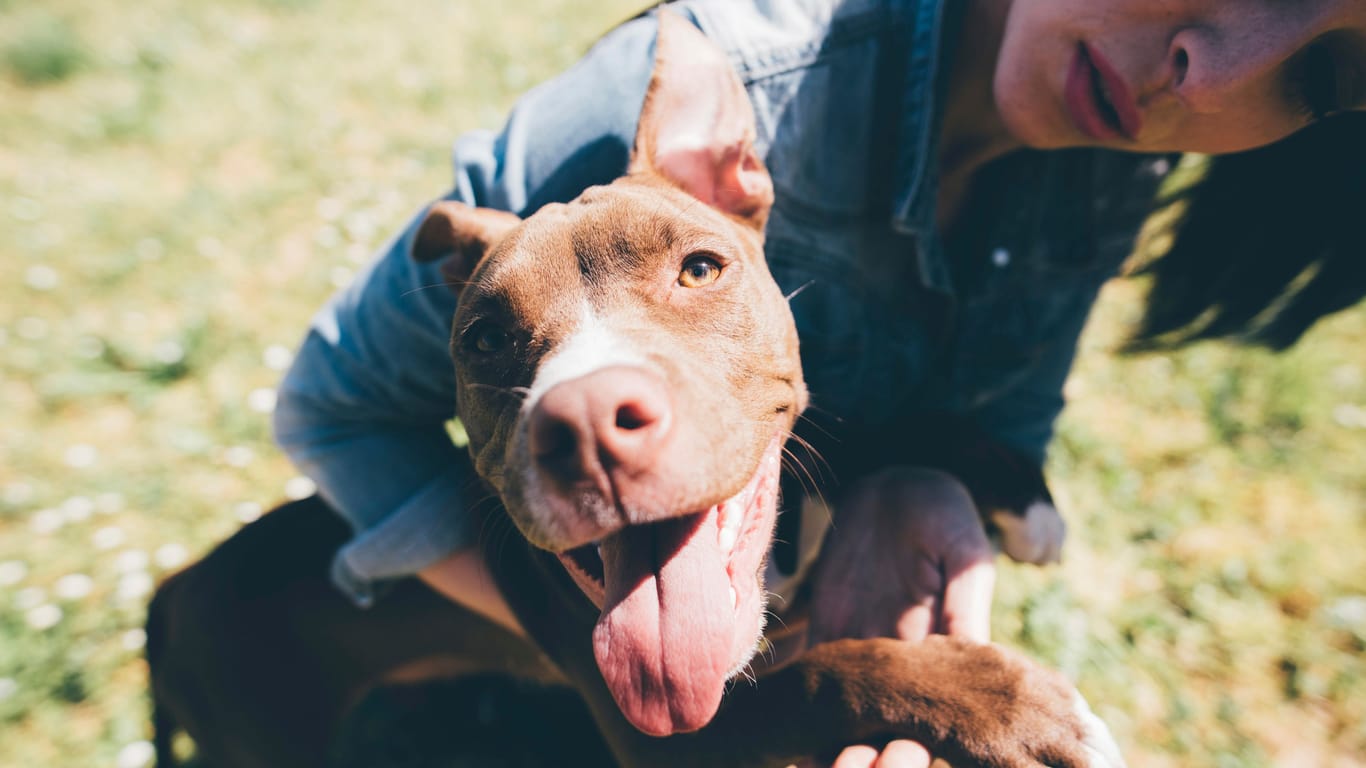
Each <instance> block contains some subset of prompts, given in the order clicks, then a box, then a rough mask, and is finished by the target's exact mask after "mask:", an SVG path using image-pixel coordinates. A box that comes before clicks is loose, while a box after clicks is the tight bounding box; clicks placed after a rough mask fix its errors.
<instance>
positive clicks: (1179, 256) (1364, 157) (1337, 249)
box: [1129, 113, 1366, 351]
mask: <svg viewBox="0 0 1366 768" xmlns="http://www.w3.org/2000/svg"><path fill="white" fill-rule="evenodd" d="M1183 176H1184V177H1185V180H1184V181H1183V179H1182V177H1183ZM1171 181H1172V182H1173V183H1171V184H1169V185H1168V188H1167V189H1165V190H1164V191H1163V193H1162V195H1161V196H1160V199H1159V202H1158V204H1159V206H1162V208H1161V210H1159V213H1158V214H1157V217H1156V218H1155V219H1154V221H1156V222H1158V223H1159V225H1158V231H1159V232H1160V233H1161V234H1160V235H1159V236H1158V237H1156V238H1153V237H1150V238H1148V241H1149V242H1150V243H1153V242H1156V241H1162V242H1168V243H1170V246H1169V247H1166V248H1156V249H1154V250H1157V251H1158V252H1157V254H1156V255H1155V256H1154V257H1153V258H1151V259H1150V260H1148V261H1146V262H1144V263H1142V264H1141V265H1140V266H1139V267H1138V268H1137V270H1135V271H1136V273H1137V274H1146V275H1151V277H1152V286H1151V289H1150V292H1149V294H1148V304H1147V308H1146V312H1145V314H1144V316H1143V319H1142V321H1141V322H1140V325H1139V328H1138V330H1137V333H1136V334H1135V337H1134V339H1133V340H1132V341H1131V342H1130V344H1129V349H1130V351H1141V350H1148V349H1155V348H1172V347H1176V346H1180V345H1183V344H1187V343H1190V342H1194V341H1200V340H1203V339H1217V338H1228V339H1234V340H1238V341H1242V342H1247V343H1252V344H1260V345H1264V346H1267V347H1271V348H1273V349H1284V348H1286V347H1289V346H1291V345H1292V344H1294V343H1295V342H1296V341H1297V340H1299V338H1300V337H1301V336H1302V335H1303V334H1304V332H1305V331H1307V330H1308V329H1309V328H1310V326H1312V325H1313V324H1314V323H1315V322H1316V321H1318V320H1319V319H1320V318H1322V317H1324V316H1326V315H1329V314H1331V313H1333V312H1336V311H1338V310H1340V309H1344V308H1346V307H1350V306H1352V305H1353V304H1355V303H1356V302H1357V301H1359V300H1360V299H1361V298H1362V297H1363V296H1366V114H1362V113H1346V114H1340V115H1336V116H1333V117H1329V118H1326V119H1324V120H1321V121H1319V122H1318V123H1316V124H1315V125H1312V126H1309V127H1307V128H1305V129H1304V130H1302V131H1299V132H1298V133H1296V134H1294V135H1293V136H1290V137H1289V138H1286V139H1284V140H1282V141H1280V142H1277V143H1275V144H1272V145H1269V146H1266V147H1262V148H1260V149H1256V150H1252V151H1249V152H1243V153H1239V154H1234V155H1224V156H1220V157H1209V158H1199V159H1196V160H1195V161H1194V162H1192V161H1191V160H1190V159H1188V160H1187V161H1185V162H1183V163H1182V166H1181V167H1180V168H1178V170H1177V171H1176V172H1175V173H1174V174H1173V178H1172V179H1171ZM1162 222H1165V225H1164V224H1162Z"/></svg>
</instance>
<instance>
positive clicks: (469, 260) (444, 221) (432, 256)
mask: <svg viewBox="0 0 1366 768" xmlns="http://www.w3.org/2000/svg"><path fill="white" fill-rule="evenodd" d="M520 223H522V220H521V219H519V218H518V217H517V216H516V214H512V213H508V212H507V211H495V210H493V209H492V208H474V207H472V206H468V205H465V204H464V203H458V202H455V201H454V200H441V201H438V202H436V203H433V204H432V207H431V208H429V209H427V218H425V219H423V220H422V225H421V226H420V227H418V230H417V234H416V235H415V236H414V237H413V250H412V254H413V259H415V260H417V261H435V260H437V259H440V258H443V257H444V258H445V261H444V262H442V264H441V274H442V275H443V276H444V277H445V278H446V279H447V280H448V281H450V282H451V283H463V282H464V281H465V280H467V279H469V276H470V275H471V274H473V272H474V268H475V266H476V265H477V264H479V260H480V259H482V258H484V254H486V253H488V251H489V249H490V248H492V247H493V244H494V243H496V242H498V241H499V240H501V239H503V236H504V235H506V234H507V233H508V232H510V231H511V230H512V228H513V227H516V226H517V225H518V224H520Z"/></svg>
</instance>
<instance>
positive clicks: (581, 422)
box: [529, 366, 673, 490]
mask: <svg viewBox="0 0 1366 768" xmlns="http://www.w3.org/2000/svg"><path fill="white" fill-rule="evenodd" d="M672 426H673V410H672V406H671V404H670V399H669V393H668V390H666V389H665V387H664V383H663V382H662V381H661V380H660V379H659V377H657V376H655V375H654V374H652V373H650V372H648V371H645V370H642V369H639V368H628V367H624V366H622V367H612V368H603V369H602V370H599V371H594V372H593V373H590V374H588V375H586V376H581V377H579V378H577V379H572V380H570V381H564V382H561V383H559V384H556V385H555V386H553V387H551V388H550V390H549V391H548V392H546V393H545V394H544V395H542V396H541V399H540V401H539V402H538V403H537V404H536V406H535V408H534V409H533V410H532V412H531V417H530V424H529V429H530V438H531V454H532V456H533V457H534V459H535V461H536V463H537V464H538V465H540V466H541V468H542V469H544V470H546V471H547V472H548V473H550V474H551V476H553V477H554V478H556V479H557V480H559V481H560V482H562V483H564V484H566V485H574V484H577V483H580V482H583V481H585V480H588V481H592V482H594V484H597V482H598V481H599V480H604V479H606V478H605V477H604V476H603V475H604V473H606V474H607V475H617V474H618V473H623V474H625V475H626V476H628V477H629V476H632V475H635V474H638V473H640V472H643V471H648V470H649V469H650V468H652V467H653V466H654V465H655V464H656V462H657V461H658V459H659V457H660V454H661V453H662V451H663V448H664V445H665V444H666V442H667V440H668V437H669V434H670V430H671V428H672ZM604 490H605V489H604Z"/></svg>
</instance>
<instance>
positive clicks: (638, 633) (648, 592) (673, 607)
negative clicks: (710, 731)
mask: <svg viewBox="0 0 1366 768" xmlns="http://www.w3.org/2000/svg"><path fill="white" fill-rule="evenodd" d="M714 518H715V512H714V511H713V512H712V513H699V514H695V515H688V516H687V517H681V518H676V519H673V520H668V521H665V522H662V523H656V524H654V525H648V526H630V527H627V528H625V529H623V530H622V531H621V532H619V533H617V534H614V535H613V536H611V537H609V538H607V539H604V540H603V542H602V549H601V554H602V562H603V574H604V577H605V578H604V581H605V582H606V588H607V589H606V592H607V599H606V601H605V602H604V603H603V610H602V617H601V618H599V619H598V625H597V627H596V628H595V629H594V630H593V652H594V655H595V656H596V657H597V660H598V669H600V670H602V676H603V679H605V680H606V681H607V687H608V688H609V689H611V691H612V696H613V698H615V699H616V701H617V706H618V707H620V708H621V711H622V714H624V715H626V719H627V720H630V721H631V724H632V725H634V726H635V727H636V728H639V729H640V730H641V731H643V732H645V733H647V734H650V735H651V736H668V735H670V734H674V733H683V732H687V731H695V730H697V729H698V728H701V727H702V726H704V725H706V724H707V722H708V721H710V720H711V718H712V716H713V715H715V714H716V708H717V707H718V706H719V705H720V703H721V693H722V692H723V690H724V689H725V683H726V678H727V673H728V672H729V671H730V667H731V665H732V664H733V663H734V659H732V658H731V656H732V646H733V645H734V638H733V635H734V634H735V616H734V613H735V612H734V610H733V609H732V608H731V600H730V577H729V576H727V574H726V561H725V558H724V557H723V556H722V555H721V550H720V548H719V547H718V545H717V541H716V538H717V537H716V534H717V531H716V530H715V528H716V526H715V519H714ZM709 523H710V524H709Z"/></svg>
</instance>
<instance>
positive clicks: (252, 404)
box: [247, 387, 275, 413]
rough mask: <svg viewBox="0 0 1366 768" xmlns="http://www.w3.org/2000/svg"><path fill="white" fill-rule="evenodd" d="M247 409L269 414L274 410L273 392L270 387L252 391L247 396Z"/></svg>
mask: <svg viewBox="0 0 1366 768" xmlns="http://www.w3.org/2000/svg"><path fill="white" fill-rule="evenodd" d="M247 407H248V408H250V409H252V410H253V411H256V412H257V413H270V412H271V411H273V410H275V390H273V389H271V388H270V387H260V388H257V389H253V390H252V391H251V394H249V395H247Z"/></svg>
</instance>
